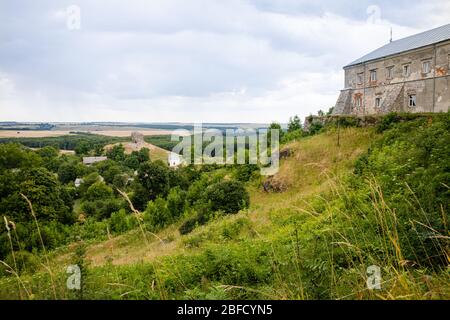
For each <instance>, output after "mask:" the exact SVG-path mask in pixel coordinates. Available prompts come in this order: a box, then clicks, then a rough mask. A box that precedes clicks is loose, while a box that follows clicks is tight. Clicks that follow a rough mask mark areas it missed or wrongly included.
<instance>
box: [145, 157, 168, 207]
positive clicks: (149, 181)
mask: <svg viewBox="0 0 450 320" xmlns="http://www.w3.org/2000/svg"><path fill="white" fill-rule="evenodd" d="M138 180H139V182H140V184H141V185H142V186H143V187H144V188H145V190H146V191H147V194H148V198H149V200H153V199H156V197H158V196H163V197H164V196H165V195H166V194H167V192H168V191H169V168H168V167H167V165H166V164H165V163H164V162H162V161H155V162H150V161H147V162H144V163H142V164H141V165H140V166H139V169H138Z"/></svg>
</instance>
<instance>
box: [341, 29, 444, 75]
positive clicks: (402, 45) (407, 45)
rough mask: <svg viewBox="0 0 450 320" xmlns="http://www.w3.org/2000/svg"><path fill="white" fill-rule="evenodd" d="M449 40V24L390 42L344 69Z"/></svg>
mask: <svg viewBox="0 0 450 320" xmlns="http://www.w3.org/2000/svg"><path fill="white" fill-rule="evenodd" d="M449 39H450V24H446V25H444V26H441V27H439V28H435V29H431V30H428V31H425V32H421V33H418V34H415V35H412V36H409V37H406V38H403V39H400V40H396V41H392V42H390V43H388V44H387V45H385V46H383V47H381V48H378V49H376V50H375V51H372V52H371V53H369V54H366V55H365V56H363V57H361V58H359V59H357V60H355V61H353V62H351V63H349V64H348V65H346V66H345V67H344V68H347V67H351V66H354V65H357V64H360V63H364V62H367V61H371V60H375V59H379V58H384V57H387V56H391V55H394V54H398V53H401V52H405V51H409V50H413V49H418V48H421V47H425V46H429V45H432V44H435V43H439V42H442V41H445V40H449Z"/></svg>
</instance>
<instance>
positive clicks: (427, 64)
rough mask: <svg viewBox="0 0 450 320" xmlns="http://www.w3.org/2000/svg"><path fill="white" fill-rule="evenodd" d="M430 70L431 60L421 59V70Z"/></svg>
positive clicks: (424, 71) (427, 71)
mask: <svg viewBox="0 0 450 320" xmlns="http://www.w3.org/2000/svg"><path fill="white" fill-rule="evenodd" d="M430 71H431V61H429V60H428V61H423V62H422V72H423V73H429V72H430Z"/></svg>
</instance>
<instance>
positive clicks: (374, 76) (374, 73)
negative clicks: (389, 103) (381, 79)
mask: <svg viewBox="0 0 450 320" xmlns="http://www.w3.org/2000/svg"><path fill="white" fill-rule="evenodd" d="M374 81H377V70H370V82H374Z"/></svg>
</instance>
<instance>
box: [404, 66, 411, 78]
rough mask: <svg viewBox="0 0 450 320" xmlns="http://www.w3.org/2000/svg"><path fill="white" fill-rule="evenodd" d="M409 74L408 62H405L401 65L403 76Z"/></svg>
mask: <svg viewBox="0 0 450 320" xmlns="http://www.w3.org/2000/svg"><path fill="white" fill-rule="evenodd" d="M410 74H411V66H410V65H409V64H405V65H404V66H403V76H404V77H409V75H410Z"/></svg>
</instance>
